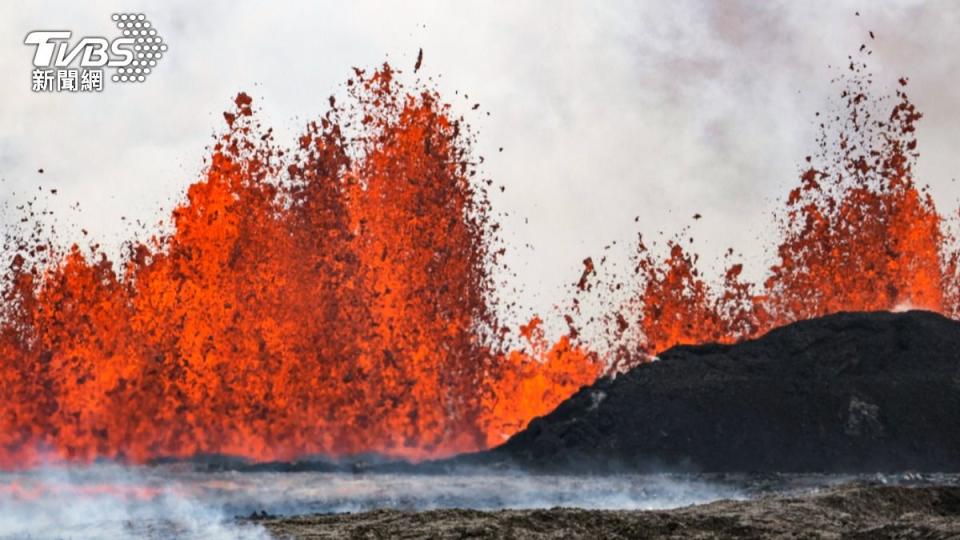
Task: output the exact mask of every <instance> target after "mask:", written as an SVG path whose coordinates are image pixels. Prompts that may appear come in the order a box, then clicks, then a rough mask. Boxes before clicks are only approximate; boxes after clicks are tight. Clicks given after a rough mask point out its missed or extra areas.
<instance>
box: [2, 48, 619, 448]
mask: <svg viewBox="0 0 960 540" xmlns="http://www.w3.org/2000/svg"><path fill="white" fill-rule="evenodd" d="M394 75H395V73H394V71H393V70H392V69H391V68H390V67H389V66H384V67H383V68H382V69H380V70H378V71H376V72H374V73H372V74H369V75H368V74H365V73H363V72H361V71H358V72H357V74H356V77H355V78H354V79H353V80H351V81H349V83H348V89H349V95H350V98H351V104H350V105H349V106H347V107H346V108H340V107H338V106H337V105H336V103H335V102H334V100H333V99H331V109H330V112H329V113H328V114H327V115H326V116H325V117H324V118H323V119H321V120H320V121H318V122H315V123H311V124H310V125H309V126H308V127H307V129H306V130H305V132H304V133H303V135H302V136H301V137H300V139H299V141H298V145H297V147H296V148H294V149H293V150H284V149H282V148H279V147H277V146H276V145H275V144H274V143H273V139H272V137H271V134H270V131H269V130H264V129H263V128H261V126H260V125H259V124H257V123H256V121H255V120H254V117H253V110H252V108H251V99H250V98H249V97H248V96H246V95H245V94H240V95H239V96H238V97H237V99H236V110H234V111H232V112H229V113H226V114H225V115H224V116H225V119H226V121H227V124H228V126H229V130H228V132H227V133H226V134H225V135H224V136H222V137H221V138H220V140H219V142H218V143H217V145H216V146H215V147H214V149H213V155H212V158H211V160H210V165H209V168H208V170H207V171H206V177H205V178H204V179H203V180H201V181H199V182H197V183H195V184H193V185H192V186H190V188H189V190H188V192H187V198H186V201H184V202H183V203H182V204H181V205H180V206H178V207H177V208H176V209H175V210H174V211H173V224H174V229H173V231H172V233H171V234H169V235H168V236H166V237H163V238H154V239H152V240H151V241H150V242H141V243H132V244H130V245H129V246H128V256H127V257H126V258H125V259H124V260H123V261H122V262H121V263H120V264H119V265H116V266H115V265H114V264H113V263H111V261H109V260H108V259H107V257H106V256H105V255H103V254H102V253H100V252H99V251H98V250H97V249H96V248H91V250H90V252H89V253H84V252H83V251H82V250H81V249H80V248H79V247H77V246H73V247H72V248H71V249H69V250H68V251H67V252H66V253H63V254H62V255H58V254H53V255H51V254H50V253H51V251H53V247H52V246H50V247H49V248H48V246H47V244H46V243H45V244H43V245H42V246H35V245H32V244H31V242H29V241H27V240H24V239H22V238H21V239H14V240H13V242H12V244H11V246H12V247H13V249H15V250H16V251H17V253H16V254H15V255H14V258H13V264H12V266H11V268H10V271H9V274H8V275H7V276H6V277H7V280H6V290H5V299H4V311H3V318H2V322H3V326H2V332H3V333H2V340H0V351H2V358H3V359H4V362H3V365H2V369H0V401H2V409H0V410H2V415H0V449H2V450H0V466H4V467H12V466H22V465H29V464H31V463H34V462H35V461H36V460H38V459H41V457H44V458H45V459H50V458H52V459H69V460H91V459H94V458H97V457H111V458H122V459H126V460H131V461H134V462H142V461H145V460H149V459H150V458H154V457H157V456H179V457H187V456H191V455H195V454H198V453H211V452H213V453H224V454H232V455H241V456H247V457H251V458H255V459H259V460H272V459H292V458H294V457H297V456H302V455H305V454H326V455H343V454H352V453H359V452H368V451H374V452H380V453H384V454H388V455H395V456H404V457H412V458H420V457H424V456H434V455H445V454H450V453H453V452H460V451H466V450H476V449H479V448H484V447H486V446H488V445H491V444H494V443H499V442H501V441H502V440H504V439H505V438H506V436H508V435H510V434H512V433H513V432H515V431H516V430H518V429H520V428H522V427H524V426H525V425H526V422H527V421H528V420H529V419H530V418H532V417H533V416H536V415H540V414H544V413H546V412H548V411H549V410H550V409H552V408H553V407H554V406H556V405H557V404H558V403H559V402H560V401H562V400H563V399H565V398H566V397H568V396H569V395H570V394H571V393H572V392H573V391H575V390H576V389H577V388H579V387H580V386H581V385H584V384H588V383H590V382H591V381H593V380H594V379H595V378H596V377H597V376H598V375H599V373H600V370H601V365H600V363H599V362H598V361H596V360H594V359H593V357H589V356H588V355H587V354H586V353H582V352H579V351H578V350H576V349H575V348H573V347H572V346H570V345H569V343H567V342H566V341H561V342H560V343H558V344H557V345H555V346H553V347H547V346H545V345H544V341H543V338H542V337H539V336H538V337H534V336H528V340H529V342H530V345H531V347H532V348H534V349H535V350H536V355H537V356H536V357H531V356H529V355H528V354H526V353H523V352H521V351H503V350H501V347H500V346H499V345H498V344H497V343H496V341H494V339H492V338H491V337H490V336H497V335H499V333H498V331H499V328H498V327H497V325H496V320H495V318H494V315H493V309H492V306H491V305H490V301H489V298H490V297H491V292H492V291H491V287H492V284H491V279H490V277H489V272H488V269H489V267H490V266H491V264H492V261H493V259H494V254H492V253H491V252H490V245H491V241H492V230H493V228H492V224H491V223H490V222H489V217H488V208H487V206H488V205H487V202H486V199H485V196H484V194H483V192H482V191H480V190H478V188H476V187H475V184H474V182H472V181H471V176H473V175H474V172H475V171H474V168H473V165H472V164H471V163H470V161H469V158H470V150H469V141H468V139H467V137H466V136H465V134H464V129H463V128H462V127H461V125H460V122H459V121H457V120H453V119H452V118H451V117H450V113H449V108H448V106H447V105H444V104H443V103H442V102H441V101H440V100H439V96H437V95H436V94H435V93H433V92H430V91H426V90H424V91H420V92H413V93H408V92H406V91H405V90H404V89H403V87H401V86H400V85H399V83H398V82H397V81H396V80H395V76H394ZM350 122H355V124H354V125H350ZM348 132H349V133H348ZM38 248H41V249H38ZM38 254H41V255H43V256H44V258H43V259H41V258H40V257H38ZM48 260H49V261H50V262H49V263H47V262H46V261H48Z"/></svg>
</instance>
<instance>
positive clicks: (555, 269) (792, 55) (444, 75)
mask: <svg viewBox="0 0 960 540" xmlns="http://www.w3.org/2000/svg"><path fill="white" fill-rule="evenodd" d="M114 11H142V12H145V13H146V14H147V15H148V16H149V18H150V19H151V21H153V23H154V25H155V27H156V28H157V29H158V30H159V31H160V32H161V34H162V35H163V36H164V38H165V40H166V42H167V43H168V44H169V45H170V51H169V52H168V54H167V55H166V57H165V58H164V59H163V61H162V62H161V63H160V65H159V66H158V67H157V68H156V70H155V73H154V74H153V75H152V76H151V78H150V79H149V80H148V81H147V82H146V83H144V84H140V85H129V86H123V85H117V84H113V85H111V84H109V83H108V85H107V88H106V90H105V91H104V92H103V93H102V94H99V95H57V94H43V95H39V94H34V93H32V92H31V91H30V58H31V54H32V50H31V49H30V48H28V47H26V46H25V45H23V38H24V36H25V35H26V33H27V32H29V31H31V30H37V29H70V30H73V31H74V32H76V33H79V34H82V35H113V34H114V33H115V29H114V27H113V26H112V23H111V21H110V14H111V13H113V12H114ZM856 11H860V14H861V15H860V16H859V17H856V16H855V15H854V12H856ZM958 29H960V4H957V3H954V2H948V1H940V2H927V3H921V2H868V1H863V2H835V1H829V2H827V1H821V2H737V1H726V2H706V1H680V2H588V1H583V2H556V1H546V0H544V1H539V2H531V1H526V2H524V1H520V2H506V1H504V2H497V3H494V2H439V1H438V2H402V3H401V2H360V3H347V2H322V3H316V4H314V3H309V4H308V3H283V2H271V3H266V2H243V3H239V2H204V3H200V2H187V1H179V2H164V3H162V4H160V3H149V2H138V1H131V2H124V3H116V2H87V3H83V4H82V5H81V4H80V3H77V2H5V3H3V4H0V36H2V40H0V69H2V73H4V75H5V76H4V77H3V81H4V82H3V84H2V85H0V178H3V179H4V181H3V182H2V183H0V195H2V197H4V198H5V199H10V198H11V193H12V192H13V191H17V192H18V194H19V195H18V197H23V193H24V192H29V191H33V190H36V186H37V185H38V184H42V185H43V186H44V187H45V188H57V189H58V190H59V191H60V194H59V195H58V196H57V197H56V198H55V199H54V201H55V203H56V204H57V205H58V208H62V211H61V212H60V214H61V216H62V218H61V219H62V220H66V221H67V222H73V223H75V224H76V225H78V226H82V227H85V228H86V229H88V230H89V231H90V234H91V235H92V236H93V237H94V238H97V239H100V240H102V241H103V243H104V244H105V245H107V246H111V245H116V244H118V243H119V242H120V241H122V240H123V239H124V238H125V236H126V233H125V227H124V225H123V222H122V221H121V220H120V217H121V216H126V217H127V218H128V219H141V220H145V221H151V222H152V221H156V220H157V219H160V218H163V217H165V212H166V211H167V210H169V209H170V207H171V206H172V205H173V203H174V202H175V201H176V200H177V199H178V198H179V197H180V196H181V194H182V193H183V191H184V189H185V188H186V186H187V185H189V183H190V182H192V181H193V180H195V179H196V178H197V177H198V174H199V173H200V171H201V167H202V159H203V156H204V154H205V150H204V147H205V146H206V145H207V144H208V143H209V142H210V135H211V134H212V133H213V131H214V130H215V129H220V128H221V127H222V117H221V115H220V113H221V112H222V111H223V110H224V109H225V108H226V107H227V106H228V102H229V100H230V98H231V97H232V96H233V95H235V94H236V93H237V92H238V91H241V90H244V91H247V92H248V93H250V94H251V95H253V96H254V97H255V99H256V102H255V104H256V105H258V106H259V107H260V108H261V109H262V119H263V120H264V121H265V123H267V124H269V125H272V126H274V127H275V128H276V129H277V132H278V140H280V141H285V140H290V139H291V138H292V137H293V136H294V135H295V134H296V133H297V132H298V131H299V130H300V129H301V127H302V126H303V124H304V122H306V121H307V120H308V119H311V118H314V117H316V116H318V115H320V114H322V113H323V112H324V110H325V105H326V99H325V98H326V96H328V95H329V94H331V93H336V92H338V91H339V90H340V88H341V84H342V83H343V81H344V80H346V78H347V77H349V75H350V73H351V71H350V68H351V67H352V66H358V67H373V66H376V65H379V64H380V63H381V62H383V61H384V60H388V61H390V62H391V63H393V64H395V65H396V66H397V67H400V68H405V69H408V71H409V68H411V67H412V65H413V62H414V60H415V58H416V54H417V50H418V49H419V48H421V47H422V48H423V50H424V64H423V70H422V71H423V73H424V74H426V75H433V76H435V77H436V76H438V75H439V76H440V78H439V79H438V81H439V87H440V90H441V92H442V93H443V94H444V95H445V96H446V97H447V98H448V99H449V100H450V101H452V102H453V103H454V105H455V106H456V107H457V110H458V112H461V113H463V114H464V115H465V116H466V117H467V119H468V120H469V121H470V122H471V124H472V125H473V127H474V128H475V129H476V131H477V132H478V134H479V144H478V147H477V151H478V153H479V154H482V155H484V156H485V157H486V158H487V161H486V164H485V173H486V174H487V175H488V176H490V177H492V178H493V179H494V180H495V181H496V182H497V183H498V184H500V183H502V184H505V185H506V186H507V190H506V192H505V193H503V194H499V193H498V192H497V193H495V198H494V204H495V208H496V210H497V211H500V212H508V213H509V214H510V217H509V218H506V219H504V220H503V225H504V231H505V234H504V236H505V238H506V240H507V241H508V243H509V246H510V251H509V254H508V258H507V262H508V263H509V264H510V266H511V267H512V268H513V269H514V270H515V271H516V272H517V273H518V276H517V277H516V278H513V279H512V283H513V284H514V285H515V286H516V287H518V288H519V289H521V290H522V291H523V293H522V295H521V297H520V299H521V302H522V303H523V304H524V305H526V306H528V307H529V309H530V311H531V312H532V311H534V310H537V311H544V310H546V309H547V308H549V306H550V305H552V304H554V303H557V302H564V301H565V299H566V298H567V295H566V292H565V290H564V287H565V286H567V285H568V284H570V283H572V282H574V281H576V279H577V277H578V275H579V270H580V261H581V260H582V259H583V258H584V257H585V256H587V255H593V256H598V255H599V254H601V253H602V247H603V246H604V245H605V244H607V243H609V242H611V241H613V240H617V241H618V242H619V243H620V244H621V245H624V244H625V245H627V246H630V247H632V240H633V239H634V238H635V235H636V233H637V232H640V231H643V232H645V233H646V235H647V236H653V235H655V234H656V233H657V232H658V231H664V232H665V233H666V234H667V235H670V234H673V233H675V232H677V231H679V230H680V229H681V228H682V227H684V226H686V225H691V226H692V233H693V235H694V236H695V237H696V238H697V242H696V245H697V246H698V249H699V250H700V252H701V253H702V254H703V255H704V259H705V261H704V262H705V263H706V265H705V266H707V267H711V266H712V264H713V263H714V262H715V261H716V260H718V256H719V254H720V253H721V252H722V251H723V250H725V249H726V248H727V247H728V246H732V247H735V248H736V249H737V250H738V251H741V252H743V253H745V255H746V261H747V264H748V270H747V272H748V275H751V276H757V275H760V274H762V271H763V268H764V267H765V260H766V259H765V255H764V251H763V249H764V248H765V247H769V246H770V245H771V243H772V242H773V240H774V236H773V231H772V230H771V229H770V227H769V224H770V214H771V212H772V211H773V210H774V209H775V208H776V206H777V200H778V199H779V198H780V197H782V196H783V195H784V194H785V193H786V191H787V190H788V189H789V186H790V185H791V184H792V183H793V182H794V180H795V177H796V173H797V171H798V168H799V163H800V161H801V160H802V158H803V157H804V156H805V155H807V154H809V153H811V152H812V151H813V149H814V136H815V131H814V123H813V120H814V116H813V115H814V112H816V111H817V110H823V109H824V108H825V105H826V103H827V99H828V98H829V97H830V96H833V95H835V94H836V91H837V88H836V87H832V86H831V85H830V84H829V81H830V79H831V78H833V77H834V76H835V75H836V74H837V73H838V71H837V70H836V69H832V70H831V69H829V68H828V65H834V66H837V65H842V64H845V63H846V57H847V55H849V54H853V53H854V52H856V51H857V49H858V48H859V46H860V44H861V43H864V42H865V41H867V40H868V39H869V38H868V35H867V32H868V30H873V31H874V32H875V34H876V36H877V39H876V40H875V41H873V42H872V43H871V45H872V47H873V50H874V54H873V56H872V63H871V66H872V68H873V71H874V72H875V73H876V74H877V81H878V83H880V84H879V87H881V88H882V87H891V86H892V84H893V83H894V82H895V81H896V79H897V78H898V77H900V76H901V75H906V76H909V77H910V80H911V84H910V86H909V93H910V95H911V97H912V98H913V99H914V101H915V102H916V103H917V104H918V106H919V108H920V109H921V110H922V111H923V112H924V113H925V115H926V116H925V119H924V120H923V121H922V123H921V126H920V133H919V140H920V150H921V154H922V157H921V161H920V164H919V170H918V176H919V178H920V180H921V182H924V183H929V184H930V185H931V187H932V191H933V193H934V196H935V197H936V200H937V203H938V204H939V206H940V209H941V211H942V212H954V211H955V209H956V207H957V200H958V196H960V186H958V185H957V184H956V183H953V182H951V179H952V178H954V177H955V176H956V175H957V174H958V172H960V152H957V151H956V149H955V147H954V146H955V142H956V141H958V140H960V84H958V82H960V80H958V79H960V76H958V68H960V55H958V54H957V51H958V50H960V30H958ZM454 90H459V91H460V94H461V95H459V96H455V95H454V93H453V92H454ZM463 93H466V94H469V96H470V99H469V101H468V100H464V99H463V98H462V94H463ZM475 102H478V103H480V104H481V107H480V109H479V110H478V111H471V110H470V106H472V104H473V103H475ZM488 111H489V112H490V116H489V117H488V116H486V112H488ZM501 146H502V147H504V151H503V153H498V152H497V148H498V147H501ZM40 167H42V168H44V169H45V173H44V174H43V175H39V174H37V172H36V170H37V169H38V168H40ZM13 200H20V199H19V198H17V199H13ZM73 202H80V204H81V207H82V211H81V212H80V213H77V212H73V211H70V210H67V209H66V207H67V206H68V205H69V204H71V203H73ZM694 212H699V213H701V214H703V216H704V218H703V219H702V220H699V221H697V222H693V221H692V220H691V219H690V216H691V215H692V214H693V213H694ZM635 216H639V222H638V223H634V217H635ZM525 219H529V223H525ZM527 244H530V245H532V246H533V248H532V249H531V248H527V247H524V246H525V245H527ZM620 255H621V257H622V256H623V253H621V254H620Z"/></svg>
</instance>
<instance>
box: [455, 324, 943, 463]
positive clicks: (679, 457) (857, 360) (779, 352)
mask: <svg viewBox="0 0 960 540" xmlns="http://www.w3.org/2000/svg"><path fill="white" fill-rule="evenodd" d="M454 461H456V462H458V463H474V464H482V465H487V466H490V465H503V466H519V467H520V468H523V469H527V470H533V471H563V472H574V471H581V472H610V471H618V470H634V471H636V470H665V469H669V470H678V469H679V470H683V469H688V470H694V471H716V472H723V471H742V472H750V471H762V472H826V473H856V472H878V471H888V472H890V471H910V470H915V471H960V322H957V321H953V320H950V319H947V318H945V317H943V316H941V315H937V314H934V313H930V312H922V311H910V312H905V313H887V312H874V313H839V314H835V315H830V316H827V317H822V318H819V319H812V320H807V321H800V322H797V323H794V324H790V325H787V326H784V327H781V328H777V329H775V330H773V331H771V332H769V333H768V334H766V335H764V336H762V337H760V338H759V339H756V340H753V341H747V342H744V343H740V344H736V345H716V344H712V345H701V346H682V347H675V348H673V349H670V350H668V351H666V352H664V353H663V354H662V355H661V356H660V360H659V361H656V362H652V363H649V364H645V365H641V366H639V367H636V368H634V369H632V370H631V371H629V372H627V373H625V374H622V375H620V376H619V377H617V378H616V379H613V380H610V379H602V380H600V381H598V382H596V383H595V384H593V385H592V386H590V387H585V388H583V389H581V390H580V391H579V392H578V393H577V394H575V395H574V396H573V397H571V398H570V399H569V400H567V401H565V402H564V403H562V404H561V405H560V406H559V407H557V409H556V410H554V411H553V412H551V413H550V414H548V415H547V416H545V417H542V418H538V419H535V420H534V421H532V422H531V423H530V425H529V427H528V428H527V429H526V430H524V431H521V432H520V433H518V434H516V435H515V436H514V437H513V438H511V439H510V440H509V441H507V442H506V443H505V444H503V445H502V446H500V447H498V448H495V449H493V450H491V451H489V452H485V453H480V454H475V455H472V456H463V457H460V458H457V459H455V460H454Z"/></svg>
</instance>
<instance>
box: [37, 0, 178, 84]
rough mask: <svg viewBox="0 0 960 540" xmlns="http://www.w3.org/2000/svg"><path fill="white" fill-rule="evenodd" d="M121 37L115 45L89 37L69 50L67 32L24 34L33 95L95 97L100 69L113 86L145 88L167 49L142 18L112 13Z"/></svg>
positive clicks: (101, 38)
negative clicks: (30, 52)
mask: <svg viewBox="0 0 960 540" xmlns="http://www.w3.org/2000/svg"><path fill="white" fill-rule="evenodd" d="M112 18H113V21H114V23H115V24H116V25H117V28H118V29H119V30H120V33H121V34H120V36H118V37H115V38H113V39H110V38H106V37H100V36H87V37H83V38H80V40H79V41H77V42H76V43H73V44H71V37H72V35H73V33H72V32H70V31H69V30H37V31H34V32H30V33H29V34H27V37H26V38H25V39H24V40H23V43H24V44H25V45H29V46H33V47H35V50H34V53H33V66H34V69H33V76H32V85H31V87H32V89H33V91H34V92H54V91H56V92H99V91H101V90H103V79H104V74H103V72H104V69H109V70H112V71H113V73H112V75H111V80H113V81H114V82H121V83H127V82H129V83H136V82H144V81H146V80H147V77H148V76H149V75H150V73H151V72H152V71H153V69H154V68H155V67H156V66H157V62H158V61H159V60H160V59H161V58H163V54H164V53H166V52H167V44H166V43H164V42H163V38H162V37H160V35H159V34H158V33H157V30H156V28H154V27H153V25H152V24H150V21H149V20H147V18H146V16H145V15H144V14H142V13H114V14H113V17H112Z"/></svg>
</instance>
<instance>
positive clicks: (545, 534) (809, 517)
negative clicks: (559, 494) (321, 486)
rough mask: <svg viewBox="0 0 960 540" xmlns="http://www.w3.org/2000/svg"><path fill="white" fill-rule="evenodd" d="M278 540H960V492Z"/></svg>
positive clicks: (334, 526) (314, 523)
mask: <svg viewBox="0 0 960 540" xmlns="http://www.w3.org/2000/svg"><path fill="white" fill-rule="evenodd" d="M247 521H248V522H249V521H254V522H257V523H258V524H260V525H262V526H263V527H264V528H265V529H266V530H267V531H269V532H270V533H271V534H272V535H273V536H274V537H276V538H291V539H293V538H296V539H299V538H378V539H379V538H729V537H748V538H871V539H872V538H960V487H958V486H922V487H903V486H885V485H864V484H856V485H845V486H841V487H837V488H831V489H827V490H823V491H820V492H815V493H809V494H805V495H792V496H785V495H774V496H768V497H761V498H758V499H754V500H750V501H720V502H715V503H711V504H705V505H700V506H690V507H686V508H679V509H675V510H667V511H603V510H582V509H575V508H554V509H549V510H501V511H493V512H483V511H476V510H433V511H427V512H405V511H399V510H377V511H371V512H362V513H357V514H325V515H312V516H297V517H261V518H254V519H251V520H247Z"/></svg>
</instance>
